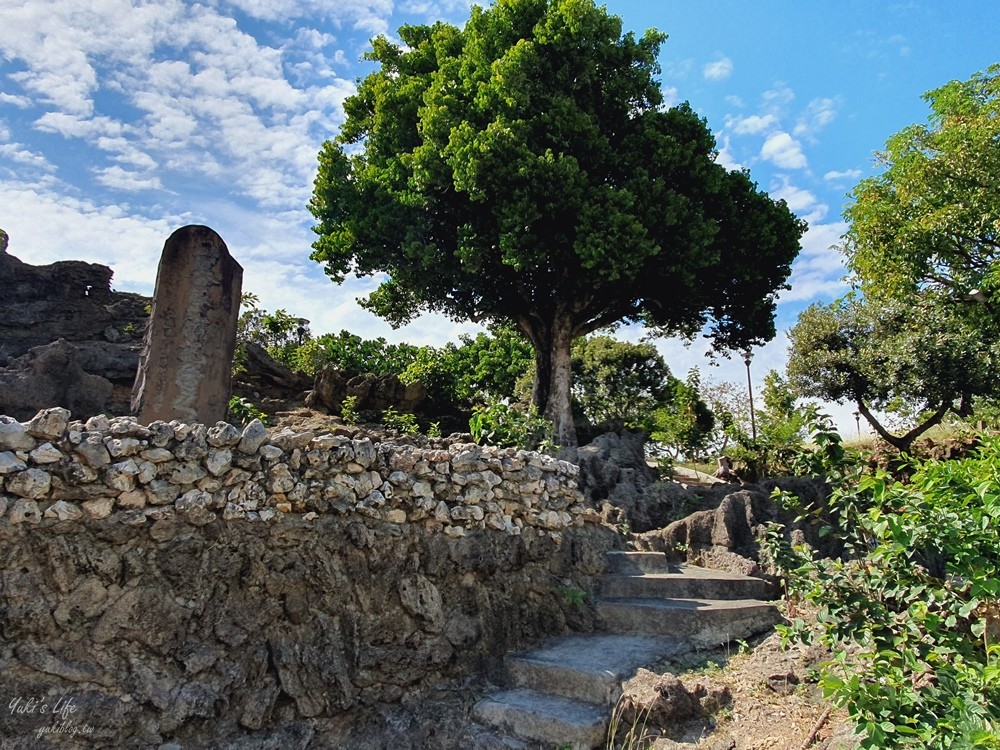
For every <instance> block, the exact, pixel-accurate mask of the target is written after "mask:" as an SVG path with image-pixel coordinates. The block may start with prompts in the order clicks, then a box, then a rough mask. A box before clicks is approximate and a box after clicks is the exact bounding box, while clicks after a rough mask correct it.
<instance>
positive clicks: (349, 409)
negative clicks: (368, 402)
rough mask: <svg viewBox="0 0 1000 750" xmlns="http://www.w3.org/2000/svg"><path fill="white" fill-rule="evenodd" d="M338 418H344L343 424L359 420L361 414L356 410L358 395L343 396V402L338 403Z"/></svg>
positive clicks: (355, 422)
mask: <svg viewBox="0 0 1000 750" xmlns="http://www.w3.org/2000/svg"><path fill="white" fill-rule="evenodd" d="M340 418H341V419H343V420H344V424H352V425H353V424H357V423H358V422H359V421H360V420H361V414H360V413H359V412H358V397H357V396H347V397H346V398H344V401H343V403H342V404H341V405H340Z"/></svg>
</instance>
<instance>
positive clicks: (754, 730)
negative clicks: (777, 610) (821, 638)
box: [618, 634, 855, 750]
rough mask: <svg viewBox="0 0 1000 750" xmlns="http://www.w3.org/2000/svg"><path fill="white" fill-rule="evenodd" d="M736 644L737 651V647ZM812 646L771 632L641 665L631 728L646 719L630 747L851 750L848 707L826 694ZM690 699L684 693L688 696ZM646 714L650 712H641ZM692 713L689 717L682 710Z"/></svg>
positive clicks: (631, 685) (629, 715)
mask: <svg viewBox="0 0 1000 750" xmlns="http://www.w3.org/2000/svg"><path fill="white" fill-rule="evenodd" d="M734 648H735V649H736V650H735V651H734V650H733V649H734ZM825 658H826V655H825V654H823V653H822V652H821V651H819V650H818V649H816V648H814V647H807V646H801V645H793V646H790V647H789V648H788V649H787V650H785V649H783V648H782V647H781V639H780V636H778V635H777V634H772V635H770V636H767V637H765V638H763V639H758V640H757V641H753V642H751V643H749V644H740V645H738V646H735V647H733V646H731V647H730V648H728V649H727V648H723V649H717V650H713V651H703V652H699V653H693V654H689V655H688V656H686V657H683V658H681V659H680V660H678V661H674V662H666V663H663V664H659V665H656V666H655V667H654V668H653V669H652V670H648V671H647V670H640V672H639V673H638V674H637V675H636V677H634V678H633V679H632V680H630V681H629V682H628V683H627V684H626V686H625V691H626V692H625V695H626V698H625V699H623V700H625V701H629V700H630V698H631V700H632V701H633V703H632V709H633V710H631V711H628V710H626V711H625V716H624V719H625V721H624V725H625V730H626V731H627V729H629V728H630V727H631V725H632V724H633V723H634V722H635V721H636V717H637V716H638V719H639V720H640V722H641V720H642V719H643V718H645V720H646V725H645V727H644V730H643V731H642V732H639V731H635V732H633V737H635V738H636V739H638V737H639V736H640V735H641V736H644V737H645V739H644V740H643V741H633V742H632V744H629V743H628V742H627V741H624V740H625V739H626V738H625V737H624V732H620V733H619V735H618V740H619V746H623V747H624V748H626V750H639V749H640V748H641V749H642V750H648V749H652V750H682V749H683V750H852V748H854V747H855V741H854V739H853V735H852V732H851V727H850V724H849V722H848V720H847V716H846V714H845V712H843V711H841V710H837V709H834V708H833V706H832V705H831V704H830V703H829V702H828V701H826V700H825V699H824V698H823V695H822V691H821V690H820V688H819V686H818V685H817V684H816V681H815V669H816V668H817V666H818V665H819V664H820V663H821V662H822V661H823V660H824V659H825ZM685 693H686V695H687V697H686V698H685V695H684V694H685ZM643 711H645V715H643ZM685 713H686V714H687V716H686V718H685V716H684V714H685Z"/></svg>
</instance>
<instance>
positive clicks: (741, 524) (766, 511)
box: [636, 477, 836, 575]
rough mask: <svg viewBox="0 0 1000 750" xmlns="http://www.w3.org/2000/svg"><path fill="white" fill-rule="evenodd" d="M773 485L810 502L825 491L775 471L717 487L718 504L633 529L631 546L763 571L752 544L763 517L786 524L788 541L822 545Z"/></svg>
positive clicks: (824, 495) (743, 570) (818, 484)
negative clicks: (771, 475) (770, 476)
mask: <svg viewBox="0 0 1000 750" xmlns="http://www.w3.org/2000/svg"><path fill="white" fill-rule="evenodd" d="M775 488H780V489H783V490H785V491H787V492H790V493H791V494H793V495H796V496H798V498H799V499H800V500H801V501H802V502H803V503H809V504H814V505H818V504H822V503H823V502H824V501H825V500H826V498H827V497H828V495H829V488H828V487H827V486H826V485H825V484H824V483H822V482H821V481H819V480H815V479H808V478H798V477H781V478H778V479H769V480H766V481H762V482H760V483H759V484H751V485H745V486H743V487H739V488H737V487H735V486H733V487H730V488H728V489H723V490H717V492H720V493H722V499H721V502H720V503H719V505H718V507H716V508H714V509H712V510H703V511H698V512H696V513H692V514H691V515H689V516H687V517H685V518H682V519H680V520H678V521H674V522H673V523H671V524H669V525H667V526H666V527H665V528H662V529H655V530H652V531H648V532H646V533H643V534H639V535H637V536H636V546H637V547H638V548H639V549H647V550H652V551H654V552H665V553H666V554H667V555H668V557H670V558H672V559H674V560H678V561H681V560H688V561H695V562H698V563H700V564H703V565H707V566H708V567H712V568H720V569H723V570H730V571H732V572H734V573H743V574H746V575H761V574H762V573H763V572H765V571H763V570H762V568H761V565H760V562H759V557H760V555H759V548H758V541H759V537H760V533H761V531H762V527H763V526H764V525H765V524H766V523H767V522H769V521H780V522H782V523H784V524H785V525H786V527H788V528H791V529H792V534H793V535H794V536H795V539H794V541H796V542H802V541H805V542H808V543H809V544H811V545H813V546H814V547H816V548H819V549H823V546H824V545H825V544H827V542H826V541H824V540H823V539H822V538H820V537H819V536H818V534H817V533H816V530H815V529H813V528H811V527H809V526H804V525H802V524H796V523H795V522H794V518H793V516H794V515H795V514H792V513H788V512H786V511H784V510H782V509H781V508H779V507H778V505H777V504H776V503H775V501H774V499H773V498H772V497H771V492H772V490H774V489H775ZM828 551H829V552H835V551H836V550H828Z"/></svg>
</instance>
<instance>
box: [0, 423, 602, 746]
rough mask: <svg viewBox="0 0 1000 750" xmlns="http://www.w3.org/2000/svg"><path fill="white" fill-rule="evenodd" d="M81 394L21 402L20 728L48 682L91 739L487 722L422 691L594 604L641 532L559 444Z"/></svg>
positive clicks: (26, 738)
mask: <svg viewBox="0 0 1000 750" xmlns="http://www.w3.org/2000/svg"><path fill="white" fill-rule="evenodd" d="M69 417H70V415H69V414H68V413H67V412H66V410H65V409H59V408H53V409H47V410H44V411H42V412H40V413H38V414H37V415H35V417H34V418H32V419H31V420H28V421H26V422H23V423H22V422H15V421H12V420H9V419H6V420H2V421H0V634H2V638H0V694H3V695H4V696H13V697H14V698H17V697H22V698H23V699H24V704H23V708H24V710H23V711H10V712H8V713H7V714H4V724H3V737H4V748H5V750H6V749H7V748H10V749H11V750H21V749H22V748H24V749H25V750H26V749H27V748H36V747H39V746H43V745H42V743H41V742H40V738H41V737H42V736H43V734H44V732H45V730H46V728H47V727H51V726H53V722H52V720H51V719H48V718H45V717H43V715H42V714H40V713H39V710H38V706H39V704H38V703H35V704H32V703H31V701H42V700H44V701H60V700H62V701H63V704H62V705H63V706H64V708H65V707H66V705H67V704H66V701H69V702H70V705H72V706H74V707H75V708H74V709H73V710H72V711H68V709H67V711H68V714H67V718H66V721H67V722H68V725H67V728H63V729H62V730H58V731H59V733H60V737H59V738H58V741H61V742H64V744H65V743H66V742H70V743H71V742H72V740H71V739H70V738H69V737H67V736H66V735H67V734H68V733H69V732H70V731H78V732H81V733H83V732H85V733H86V734H87V735H88V736H87V737H86V738H85V745H86V746H87V747H157V746H159V745H160V744H161V743H164V742H168V741H169V742H176V743H178V744H180V745H181V746H183V747H232V748H261V749H263V748H273V747H282V748H285V747H297V748H306V747H315V748H326V747H338V748H369V747H389V746H392V747H394V748H413V749H414V750H416V748H441V749H442V750H444V748H454V747H464V746H468V743H466V742H464V741H463V740H462V738H461V731H462V717H463V715H462V713H461V712H462V711H465V710H467V708H468V706H467V705H466V706H464V707H463V704H462V702H461V701H458V702H457V703H456V704H454V706H453V710H452V715H451V717H450V718H448V719H447V720H446V721H442V722H440V723H438V724H429V723H428V722H427V721H426V719H425V720H420V719H418V718H415V717H416V715H417V714H418V713H419V712H416V713H413V712H411V713H407V712H408V710H409V709H408V707H413V706H415V705H418V704H420V703H421V701H422V700H423V698H422V697H421V696H424V695H430V694H432V693H433V692H434V691H435V690H436V689H437V688H438V687H440V686H443V685H455V684H458V683H457V682H456V681H458V682H460V681H462V680H466V679H469V678H471V677H472V676H474V675H477V674H478V675H482V674H484V673H485V674H488V675H490V676H493V677H496V676H498V675H499V671H500V668H501V661H502V658H503V655H504V653H505V652H507V651H508V650H512V649H516V648H519V647H523V646H524V645H525V644H526V643H527V642H528V640H529V639H533V638H536V637H540V636H543V635H549V634H555V633H559V632H562V631H563V630H565V628H566V626H567V623H568V622H571V621H572V622H573V624H574V626H575V627H577V628H580V627H586V626H587V624H588V620H587V619H586V618H585V617H584V618H581V617H580V615H579V613H573V612H570V611H568V609H567V608H568V606H569V605H568V604H567V603H566V602H565V600H564V597H563V596H562V594H561V593H560V590H561V587H565V586H575V587H578V588H582V589H589V588H590V587H591V584H592V579H593V578H594V577H596V576H597V575H599V574H600V573H601V572H603V568H604V565H605V553H606V551H607V550H608V549H610V548H611V547H612V546H613V545H614V544H615V543H616V541H617V535H616V534H615V533H614V532H613V531H612V530H611V529H609V528H607V527H605V526H603V525H601V524H599V523H596V522H595V521H596V520H597V519H596V517H594V516H596V514H593V512H592V511H588V509H586V508H585V507H583V505H582V503H581V502H580V501H581V500H582V496H581V495H580V493H579V491H578V489H576V484H575V481H574V480H573V476H575V474H576V467H575V466H571V465H569V464H565V462H559V461H556V460H555V459H551V458H548V457H544V456H538V455H536V454H522V453H517V452H513V451H495V450H493V449H482V448H480V447H479V446H469V445H465V446H462V445H455V446H452V447H451V448H450V449H449V450H440V449H431V448H428V449H421V448H416V447H414V446H393V445H376V444H374V443H372V442H371V441H369V440H350V439H348V438H345V437H339V436H332V435H318V436H317V435H314V434H313V433H308V432H306V433H294V432H292V431H282V432H278V433H276V434H273V435H269V434H268V433H267V431H266V430H264V428H263V427H262V426H261V425H260V423H259V422H252V423H251V424H250V425H248V426H247V427H246V428H245V429H244V430H242V431H241V430H239V429H237V428H235V427H233V426H231V425H227V424H225V423H220V424H217V425H216V426H215V427H212V428H207V427H206V426H205V425H185V424H181V423H176V422H172V423H164V422H154V423H152V424H150V425H148V426H143V425H139V424H138V423H137V422H135V420H133V419H131V418H126V417H120V418H116V419H111V420H109V419H107V418H104V417H95V418H92V419H90V420H88V421H87V423H82V422H71V421H70V419H69ZM589 623H590V625H591V626H592V620H590V621H589ZM7 700H8V701H9V700H11V698H8V699H7ZM32 705H33V706H34V709H32V708H31V706H32ZM386 707H389V708H386ZM52 708H53V704H51V703H50V704H49V709H52ZM456 710H457V712H458V717H457V718H456V716H455V711H456ZM406 721H414V722H416V723H415V724H414V725H412V726H410V725H406V726H407V728H406V731H405V732H404V731H402V730H400V729H399V726H400V722H406ZM57 726H59V725H58V724H57ZM40 732H41V733H42V734H40ZM81 736H82V735H81ZM389 737H392V738H394V739H392V740H389V739H387V738H389ZM77 739H79V737H78V738H77ZM67 746H72V745H67Z"/></svg>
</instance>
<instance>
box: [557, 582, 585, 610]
mask: <svg viewBox="0 0 1000 750" xmlns="http://www.w3.org/2000/svg"><path fill="white" fill-rule="evenodd" d="M559 593H560V595H561V596H562V600H563V602H564V603H565V604H566V606H567V607H579V606H581V605H582V604H583V603H584V602H585V601H587V592H586V591H584V590H583V589H581V588H577V587H576V586H563V587H562V588H560V589H559Z"/></svg>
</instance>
